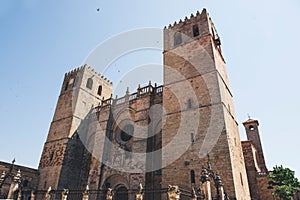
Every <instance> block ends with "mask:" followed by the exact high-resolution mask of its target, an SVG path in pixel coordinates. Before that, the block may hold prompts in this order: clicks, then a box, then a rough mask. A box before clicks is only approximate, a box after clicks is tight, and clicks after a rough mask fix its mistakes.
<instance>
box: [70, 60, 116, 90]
mask: <svg viewBox="0 0 300 200" xmlns="http://www.w3.org/2000/svg"><path fill="white" fill-rule="evenodd" d="M84 70H88V71H90V72H91V73H92V74H93V75H95V76H98V77H100V78H101V79H102V80H104V81H106V82H107V83H109V84H110V85H112V84H113V82H112V81H110V80H108V79H107V78H106V77H104V76H103V75H101V74H100V73H99V72H97V71H95V69H93V68H92V67H90V66H89V65H87V64H84V65H83V66H80V67H78V68H75V69H73V70H72V71H69V72H67V73H65V79H66V78H68V77H75V76H76V75H77V74H78V72H83V71H84Z"/></svg>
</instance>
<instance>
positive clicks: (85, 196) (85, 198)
mask: <svg viewBox="0 0 300 200" xmlns="http://www.w3.org/2000/svg"><path fill="white" fill-rule="evenodd" d="M89 193H90V192H89V185H87V186H86V188H85V191H84V192H83V193H82V200H89Z"/></svg>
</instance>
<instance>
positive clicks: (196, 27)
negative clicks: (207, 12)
mask: <svg viewBox="0 0 300 200" xmlns="http://www.w3.org/2000/svg"><path fill="white" fill-rule="evenodd" d="M193 34H194V37H197V36H199V35H200V32H199V27H198V25H197V24H196V25H194V26H193Z"/></svg>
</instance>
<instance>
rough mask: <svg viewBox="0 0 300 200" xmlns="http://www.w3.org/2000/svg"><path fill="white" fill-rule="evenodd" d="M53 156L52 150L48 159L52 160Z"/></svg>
mask: <svg viewBox="0 0 300 200" xmlns="http://www.w3.org/2000/svg"><path fill="white" fill-rule="evenodd" d="M53 157H54V152H51V153H50V157H49V159H50V161H52V160H53Z"/></svg>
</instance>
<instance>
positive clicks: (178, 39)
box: [174, 32, 182, 46]
mask: <svg viewBox="0 0 300 200" xmlns="http://www.w3.org/2000/svg"><path fill="white" fill-rule="evenodd" d="M181 43H182V35H181V33H180V32H176V33H175V35H174V46H177V45H179V44H181Z"/></svg>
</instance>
